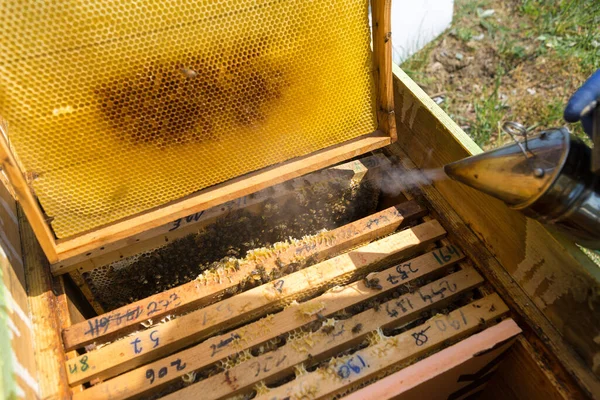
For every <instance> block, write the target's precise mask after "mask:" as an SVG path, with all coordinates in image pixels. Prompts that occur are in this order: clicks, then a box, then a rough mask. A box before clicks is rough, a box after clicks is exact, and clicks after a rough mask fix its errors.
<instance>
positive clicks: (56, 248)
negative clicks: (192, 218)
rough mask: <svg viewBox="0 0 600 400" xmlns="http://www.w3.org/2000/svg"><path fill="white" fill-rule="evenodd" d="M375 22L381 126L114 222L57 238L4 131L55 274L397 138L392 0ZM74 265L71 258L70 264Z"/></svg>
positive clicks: (7, 155)
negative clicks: (67, 265)
mask: <svg viewBox="0 0 600 400" xmlns="http://www.w3.org/2000/svg"><path fill="white" fill-rule="evenodd" d="M371 10H372V25H373V74H374V80H375V87H376V97H377V104H376V107H377V110H376V111H377V122H378V129H377V130H376V131H375V132H372V133H370V134H366V135H364V136H361V137H358V138H356V139H353V140H349V141H347V142H344V143H340V144H338V145H335V146H331V147H329V148H326V149H323V150H320V151H317V152H314V153H311V154H309V155H306V156H303V157H297V158H294V159H292V160H289V161H286V162H284V163H281V164H278V165H275V166H271V167H266V168H263V169H261V170H259V171H255V172H252V173H249V174H246V175H243V176H240V177H237V178H234V179H231V180H229V181H226V182H223V183H221V184H218V185H215V186H213V187H210V188H207V189H204V190H201V191H199V192H197V193H194V194H191V195H189V196H186V197H184V198H181V199H178V200H176V201H173V202H170V203H167V204H164V205H161V206H159V207H156V208H153V209H150V210H147V211H144V212H142V213H139V214H136V215H132V216H130V217H127V218H124V219H121V220H119V221H116V222H114V223H111V224H108V225H104V226H101V227H98V228H96V229H93V230H90V231H87V232H84V233H81V234H78V235H74V236H71V237H68V238H64V239H56V238H55V235H54V233H53V231H52V229H51V227H50V225H49V223H48V222H47V221H46V217H45V215H44V213H43V211H42V209H41V207H40V205H39V203H38V201H37V199H36V197H35V195H34V194H33V192H32V190H31V189H30V187H29V185H28V184H27V181H26V179H25V176H24V174H23V171H21V170H20V168H19V164H18V163H17V162H16V159H15V157H14V156H13V154H12V152H11V149H10V144H9V143H8V140H7V137H6V133H5V132H4V135H0V136H2V137H0V157H1V159H2V161H1V162H2V168H3V169H4V171H5V172H6V175H7V177H8V179H9V181H10V183H11V185H12V186H13V189H14V192H15V193H16V196H17V199H18V200H19V202H20V203H21V206H22V207H23V211H24V213H25V215H26V216H27V219H28V220H29V222H30V224H31V226H32V229H33V231H34V233H35V235H36V236H37V238H38V241H39V242H40V245H41V247H42V249H43V250H44V253H45V254H46V257H47V258H48V260H49V261H50V263H51V264H52V271H53V273H55V274H62V273H65V272H68V271H69V268H64V267H65V266H64V265H62V264H61V262H62V261H65V260H69V259H71V258H73V257H76V256H80V258H84V259H86V258H93V257H97V256H99V255H102V254H103V252H104V251H105V247H106V246H107V245H109V244H110V245H113V244H117V245H116V246H114V245H113V246H111V248H112V249H113V250H114V248H115V247H125V246H128V245H131V244H134V243H136V241H139V240H140V238H139V237H138V235H140V234H142V233H144V232H146V231H148V230H150V229H153V228H156V227H159V226H161V225H164V224H168V223H170V222H172V221H175V220H177V219H179V218H184V217H186V216H188V215H191V214H194V213H197V212H200V211H202V210H206V209H207V208H209V207H212V206H215V205H218V204H222V203H225V202H227V201H230V200H233V199H236V198H240V197H242V196H245V195H248V194H250V193H254V192H256V191H258V190H261V189H264V188H266V187H269V186H272V185H275V184H277V183H281V182H283V181H286V180H289V179H292V178H295V177H298V176H301V175H304V174H307V173H309V172H313V171H316V170H318V169H321V168H325V167H328V166H330V165H332V164H335V163H338V162H341V161H344V160H348V159H350V158H353V157H356V156H358V155H360V154H363V153H366V152H369V151H372V150H375V149H378V148H381V147H384V146H387V145H389V144H391V143H393V142H394V141H395V140H396V138H397V136H396V125H395V116H394V99H393V85H392V57H391V54H392V45H391V40H390V38H391V16H390V15H391V14H390V13H391V0H371ZM71 264H72V263H71Z"/></svg>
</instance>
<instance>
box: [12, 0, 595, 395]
mask: <svg viewBox="0 0 600 400" xmlns="http://www.w3.org/2000/svg"><path fill="white" fill-rule="evenodd" d="M385 3H386V2H374V3H373V4H374V5H375V6H376V5H378V4H385ZM387 6H388V7H389V4H387ZM385 10H386V8H385V7H382V8H380V9H377V7H375V8H374V21H378V20H379V18H382V19H385V18H386V17H389V16H386V15H383V14H384V13H383V11H385ZM388 10H389V8H388ZM378 13H380V14H378ZM375 25H376V27H375V33H374V35H381V38H380V39H383V40H380V41H377V42H376V44H375V54H382V53H385V52H388V51H389V48H386V47H385V44H386V41H385V38H386V37H388V35H387V31H386V30H385V27H384V25H383V24H382V25H381V26H379V25H378V24H377V23H376V24H375ZM380 27H381V30H378V28H380ZM378 44H379V45H380V46H383V47H381V48H377V46H378ZM385 57H389V54H387V55H386V56H385ZM388 78H389V82H393V85H392V84H385V82H387V80H386V79H382V80H381V82H382V86H381V87H380V88H379V93H388V94H387V95H385V96H383V97H384V98H387V99H388V101H387V102H386V101H381V103H380V104H383V105H384V106H383V107H382V108H381V109H380V110H379V121H380V127H381V129H382V130H383V131H385V132H386V134H385V135H383V136H381V135H379V134H378V135H375V136H368V137H365V138H362V139H360V140H365V141H366V142H360V143H358V142H348V143H344V144H342V145H341V146H339V147H336V148H331V149H328V150H326V151H325V152H323V153H316V154H312V155H310V156H308V158H303V159H300V160H297V159H294V160H291V161H288V162H286V163H285V164H283V165H278V166H275V167H273V168H272V169H267V170H261V171H259V172H258V173H257V174H255V175H252V179H258V180H259V183H254V184H253V183H252V181H251V180H250V179H249V178H248V177H241V178H239V180H238V181H236V182H233V184H232V183H231V182H230V184H228V185H224V186H222V187H216V189H214V190H215V191H214V192H211V191H210V190H209V191H208V192H204V194H202V195H201V196H207V197H204V198H203V197H201V196H200V197H197V198H195V199H194V200H193V202H192V203H193V204H192V205H189V207H188V205H186V204H184V203H181V204H179V205H178V206H176V207H175V206H174V207H173V208H171V209H169V210H168V211H167V212H165V213H164V214H161V215H160V216H158V214H157V215H154V217H152V215H153V214H147V215H145V216H144V217H143V218H141V221H142V222H143V223H140V224H136V225H135V229H133V231H131V232H125V230H117V231H113V233H114V234H115V237H110V238H108V240H107V241H103V240H104V239H99V240H98V241H95V240H94V238H93V234H90V236H89V237H87V239H86V240H81V239H78V240H79V242H78V243H79V244H77V246H76V247H77V250H74V251H73V253H68V251H66V250H65V253H64V255H66V254H69V256H68V257H66V258H65V259H64V260H61V261H62V262H57V261H59V260H58V259H54V260H51V261H49V260H48V257H46V255H45V253H44V251H46V253H47V251H48V249H46V248H45V249H43V250H42V247H43V245H44V243H40V242H43V240H44V239H43V237H45V236H44V235H43V234H42V236H41V237H40V241H39V242H38V240H37V239H36V235H35V234H34V231H36V230H38V231H39V229H42V228H43V226H42V225H39V226H38V227H37V228H36V227H35V226H33V229H32V225H35V222H34V221H35V219H34V220H33V221H31V224H30V222H28V220H27V218H26V217H31V211H32V210H29V211H27V207H34V206H35V203H34V201H33V200H34V199H33V198H28V195H27V193H30V192H29V191H28V190H27V188H26V187H18V186H17V185H18V184H19V182H20V180H19V178H18V177H17V179H11V181H12V184H13V185H10V184H8V183H7V185H6V186H0V197H1V199H2V204H3V207H0V221H1V222H2V236H1V237H0V239H1V240H0V247H1V248H2V254H0V256H1V258H2V262H1V263H0V266H1V269H0V272H1V275H0V279H1V282H2V287H0V304H2V306H3V307H2V308H0V316H1V317H2V318H0V346H2V347H1V349H2V354H3V360H4V361H5V362H4V364H2V366H1V370H2V372H3V373H2V377H1V379H2V381H1V382H2V385H0V394H2V395H5V396H6V397H15V398H27V399H29V398H32V399H33V398H43V399H63V398H76V399H91V398H94V399H97V398H98V399H99V398H102V399H113V398H114V399H117V398H130V397H134V398H135V397H138V398H151V397H164V398H169V399H175V398H211V399H213V398H214V399H218V398H229V397H234V396H235V397H236V398H251V397H252V396H255V397H257V398H269V399H273V398H277V399H288V398H331V397H342V396H344V397H348V398H356V399H358V398H361V399H363V398H377V399H379V398H401V399H412V398H415V399H416V398H428V399H429V398H440V399H442V398H444V399H462V398H470V396H474V395H475V394H477V393H479V394H480V395H481V396H482V397H481V398H492V399H532V398H534V399H548V398H550V399H560V398H594V397H600V380H599V375H600V370H599V369H598V354H600V345H599V343H598V339H597V338H598V337H599V335H600V332H599V330H600V316H599V313H598V312H597V310H598V309H600V301H599V300H598V296H597V295H596V294H597V293H598V292H600V286H599V284H598V282H599V281H600V279H599V277H598V275H597V273H596V274H595V270H594V266H592V264H591V262H590V261H589V260H587V258H585V256H583V255H582V254H580V252H579V250H578V249H577V248H576V246H575V245H574V244H573V243H570V242H568V241H565V240H563V239H562V238H557V237H555V236H553V235H552V234H551V233H549V232H548V231H546V230H545V229H544V227H542V226H541V225H539V224H537V223H535V222H533V221H531V220H527V219H525V218H524V217H523V216H522V215H520V214H518V213H515V212H513V211H511V210H509V209H508V208H507V207H505V206H504V205H503V204H502V203H500V202H498V201H495V200H493V199H491V198H489V197H487V196H486V195H484V194H481V193H478V192H475V191H473V190H470V189H468V188H466V187H464V186H461V185H460V184H458V183H454V182H452V181H449V180H440V181H436V182H435V183H434V184H433V185H432V184H431V182H430V181H429V179H428V176H430V171H431V170H436V169H439V168H441V167H442V166H443V165H445V164H446V163H448V162H451V161H454V160H457V159H461V158H463V157H465V156H468V155H470V154H474V153H477V152H479V151H480V149H479V148H477V146H476V145H475V144H474V143H473V142H472V141H471V140H470V139H469V138H468V137H467V136H466V135H465V133H464V132H462V131H461V130H460V129H459V128H458V127H457V126H456V124H455V123H454V122H453V121H452V120H451V119H450V118H449V117H448V116H447V115H446V114H445V113H444V112H443V111H442V110H441V109H440V108H439V107H438V106H437V105H435V104H434V103H433V102H432V101H431V99H429V98H428V97H427V96H426V94H425V93H424V92H423V91H422V90H421V89H420V88H419V87H418V86H417V85H416V84H415V83H414V82H412V81H411V80H410V78H408V77H407V76H406V74H404V72H402V71H401V70H400V69H399V68H395V69H394V70H393V74H392V71H391V69H390V76H389V77H388ZM392 97H393V101H392ZM392 104H393V107H394V108H393V110H392V109H385V107H386V105H387V106H389V107H392ZM382 121H384V122H382ZM396 130H397V141H395V142H394V143H391V142H392V139H395V137H392V135H391V134H390V132H395V131H396ZM382 146H385V147H383V148H381V147H382ZM378 148H381V149H379V150H377V151H375V152H373V150H376V149H378ZM364 153H368V154H364ZM8 154H9V155H10V153H8ZM311 157H312V158H311ZM348 159H351V161H346V160H348ZM9 161H10V160H9ZM6 162H7V161H6V160H5V163H6ZM304 164H307V165H308V166H306V167H303V165H304ZM5 165H6V164H5ZM14 165H16V163H15V164H14ZM9 167H10V163H9ZM317 169H319V171H316V172H313V171H315V170H317ZM6 172H7V174H8V175H9V177H10V174H11V173H12V174H13V175H15V174H16V175H18V174H19V171H18V170H17V171H12V172H11V171H6ZM309 172H311V173H309ZM308 173H309V174H308ZM13 178H14V176H13ZM240 182H241V183H240ZM249 188H251V189H249ZM219 191H221V192H219ZM15 192H16V194H17V196H16V197H17V198H18V199H19V201H16V200H15ZM215 193H216V194H215ZM199 198H200V200H198V199H199ZM190 204H191V203H190ZM340 204H343V207H340ZM317 208H318V209H317ZM163 211H164V210H163ZM161 212H162V211H161ZM144 218H146V219H148V218H152V219H151V220H150V221H149V222H148V221H145V220H144ZM240 220H242V221H243V223H240V222H239V221H240ZM265 221H277V229H275V228H273V226H272V224H271V225H270V224H268V223H266V222H265ZM38 222H39V221H38ZM146 222H148V224H146ZM244 226H247V227H251V228H248V229H249V230H251V232H246V231H244V230H243V229H244V228H243V227H244ZM46 227H47V226H46ZM323 228H327V229H326V230H325V231H323V230H322V229H323ZM42 230H43V229H42ZM252 230H255V231H252ZM209 231H210V232H212V236H210V235H208V236H207V235H204V233H205V232H209ZM119 232H120V233H119ZM289 232H292V233H289ZM35 233H38V236H39V232H35ZM106 233H107V232H101V235H105V234H106ZM291 234H294V235H295V237H292V238H290V237H288V236H289V235H291ZM234 235H237V236H236V239H234V238H233V236H234ZM46 237H47V236H46ZM102 237H103V238H106V236H102ZM215 238H223V240H222V241H221V242H222V243H221V244H219V245H217V244H215V243H217V242H218V241H216V240H215ZM249 238H252V240H256V241H255V242H252V243H249V244H247V245H244V246H245V247H244V249H242V250H243V251H242V250H240V249H239V247H240V245H239V243H243V242H244V241H249V240H250V239H249ZM186 241H187V242H186ZM275 242H279V243H275ZM174 243H176V244H177V246H180V247H178V249H180V250H181V249H183V250H186V249H187V248H188V247H190V246H192V247H193V246H196V247H197V248H200V249H201V250H198V249H196V250H195V252H192V253H182V254H184V255H185V257H187V258H185V259H181V258H180V259H179V261H178V259H177V258H175V259H170V261H169V260H167V256H168V255H169V254H170V253H168V251H170V250H169V249H173V248H174V247H173V246H175V245H174ZM40 244H41V245H42V246H40ZM46 244H48V243H46ZM199 244H200V245H201V246H200V245H199ZM234 244H235V246H234ZM54 245H58V246H60V243H59V242H56V243H54ZM211 246H212V247H211ZM219 246H220V247H219ZM50 247H52V246H50ZM208 247H211V249H213V250H210V251H212V252H213V253H214V254H220V255H221V256H220V257H217V256H216V255H215V257H216V258H214V259H209V257H205V258H202V257H201V255H202V254H205V253H208V252H209V250H208ZM228 247H235V248H234V249H229V248H228ZM257 248H259V249H257ZM72 249H75V247H73V248H72ZM81 249H85V251H80V250H81ZM214 249H216V250H214ZM183 250H181V251H183ZM229 250H233V251H234V252H233V253H227V251H229ZM219 252H221V253H219ZM236 252H241V253H244V254H237V253H236ZM200 253H201V254H200ZM213 253H211V254H213ZM199 254H200V255H199ZM195 257H200V258H198V259H196V258H195ZM223 257H224V258H223ZM188 258H189V259H193V260H195V261H193V262H194V263H196V264H195V265H197V264H198V263H204V264H203V265H205V266H206V268H204V269H203V270H200V271H197V275H198V276H186V277H184V276H183V275H184V274H191V273H192V272H189V271H192V270H193V269H189V270H188V269H185V268H188V266H187V265H188V264H187V263H188V261H189V260H188ZM140 260H141V261H140ZM173 260H174V261H173ZM197 260H201V261H197ZM212 262H214V263H212ZM169 263H175V264H169ZM163 264H165V265H166V267H165V266H162V265H163ZM172 265H176V266H177V267H178V268H179V269H178V270H177V268H172ZM184 266H185V268H184ZM144 268H146V269H144ZM161 268H162V269H161ZM189 268H192V267H189ZM169 269H170V270H173V271H172V272H174V273H175V272H177V273H181V276H177V277H176V278H175V277H174V276H169V277H165V276H161V275H163V274H164V272H163V271H165V270H169ZM184 270H185V272H184ZM157 275H158V276H157ZM142 277H143V279H141V278H142ZM148 279H150V280H151V282H149V283H148V282H146V283H144V281H145V280H148ZM152 279H154V280H152ZM153 285H154V286H153ZM128 286H130V287H128ZM117 291H121V292H123V293H122V294H121V297H119V298H118V299H117V298H116V297H117V296H116V293H117ZM111 293H113V294H114V298H111Z"/></svg>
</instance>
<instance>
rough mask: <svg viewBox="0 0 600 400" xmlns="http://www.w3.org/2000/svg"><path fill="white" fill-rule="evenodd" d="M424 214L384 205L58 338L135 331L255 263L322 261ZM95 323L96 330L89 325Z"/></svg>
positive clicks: (197, 300)
mask: <svg viewBox="0 0 600 400" xmlns="http://www.w3.org/2000/svg"><path fill="white" fill-rule="evenodd" d="M424 214H425V209H424V208H422V207H420V206H419V205H418V204H417V203H415V202H407V203H404V204H400V205H398V206H396V207H390V208H388V209H386V210H383V211H381V212H379V213H376V214H373V215H371V216H369V217H366V218H363V219H361V220H358V221H356V222H353V223H351V224H348V225H345V226H342V227H340V228H338V229H334V230H333V231H330V232H327V233H324V234H322V235H319V236H317V237H316V238H312V239H307V240H301V241H298V242H297V243H294V244H292V245H291V246H287V247H282V248H281V249H280V250H277V251H274V252H273V253H272V254H270V255H266V256H265V257H263V258H261V259H260V260H256V259H255V257H254V256H251V257H248V258H246V260H245V262H244V261H242V262H241V263H239V265H238V266H237V270H232V271H228V273H227V277H226V279H225V276H223V277H222V278H223V279H222V280H221V281H220V282H219V281H214V280H209V279H204V280H202V281H201V280H194V281H191V282H189V283H186V284H183V285H181V286H178V287H176V288H172V289H170V290H167V291H164V292H162V293H159V294H156V295H154V296H150V297H148V298H146V299H143V300H140V301H136V302H134V303H132V304H129V305H127V306H124V307H121V308H118V309H116V310H113V311H111V312H109V313H106V314H102V315H100V316H98V317H95V318H92V319H90V320H89V321H86V322H84V323H81V324H75V325H73V326H71V327H69V328H68V329H66V330H65V331H63V341H64V343H65V346H66V348H67V349H68V350H71V349H74V348H77V347H82V346H84V345H87V344H89V343H92V342H98V343H100V342H105V341H107V340H110V338H111V337H114V335H115V334H117V333H118V334H121V335H123V334H125V333H128V332H131V331H133V330H136V329H139V328H140V322H143V321H145V320H147V319H148V318H154V319H160V318H163V317H164V316H166V315H171V314H175V315H177V314H181V313H183V312H186V311H189V310H191V309H193V308H198V307H200V306H203V305H206V304H209V303H211V302H214V301H215V300H218V299H219V296H221V295H222V294H223V293H224V292H225V291H227V290H232V289H236V288H237V287H238V286H239V285H240V283H241V282H243V281H244V280H246V279H247V278H248V275H249V274H250V273H251V272H252V271H253V270H254V269H256V268H257V267H258V266H259V265H260V266H262V267H263V268H264V269H265V272H266V273H271V271H272V270H274V269H277V268H279V267H278V265H277V264H278V263H279V264H280V263H283V264H289V263H291V262H294V260H296V259H297V258H298V257H303V258H305V257H314V258H315V261H323V260H325V259H327V258H329V257H331V256H333V255H336V254H339V253H341V252H343V251H345V250H348V249H350V248H352V247H354V246H357V245H359V244H362V243H366V242H368V241H371V240H374V239H376V238H378V237H381V236H385V235H387V234H390V233H392V232H394V231H395V230H396V229H398V227H400V226H403V225H404V224H405V223H407V222H409V221H412V220H414V219H416V218H419V217H421V216H423V215H424ZM158 305H161V306H160V307H159V306H158ZM95 327H101V329H94V328H95Z"/></svg>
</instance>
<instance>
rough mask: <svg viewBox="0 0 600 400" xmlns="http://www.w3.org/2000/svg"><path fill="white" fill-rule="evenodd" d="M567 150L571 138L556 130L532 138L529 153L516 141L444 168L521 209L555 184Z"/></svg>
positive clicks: (457, 177)
mask: <svg viewBox="0 0 600 400" xmlns="http://www.w3.org/2000/svg"><path fill="white" fill-rule="evenodd" d="M567 152H568V138H567V137H565V134H564V133H563V132H561V131H558V130H557V131H551V132H545V133H543V134H541V135H539V136H537V137H533V138H531V139H529V140H528V143H527V151H526V152H525V153H526V154H527V156H526V155H525V153H524V151H523V149H522V148H521V147H520V146H519V145H518V144H516V143H515V144H511V145H508V146H505V147H501V148H498V149H495V150H490V151H487V152H484V153H481V154H478V155H475V156H472V157H468V158H465V159H463V160H460V161H456V162H454V163H451V164H448V165H446V166H445V167H444V171H445V172H446V174H447V175H448V176H449V177H450V178H452V179H455V180H457V181H459V182H462V183H464V184H465V185H468V186H471V187H473V188H475V189H478V190H480V191H482V192H484V193H487V194H489V195H490V196H493V197H496V198H498V199H500V200H502V201H504V202H505V203H507V204H508V205H509V206H512V207H513V208H517V209H521V208H524V207H527V206H528V205H530V204H532V203H533V202H535V201H536V199H538V198H539V197H540V196H542V195H543V194H544V192H545V191H546V190H547V189H548V188H549V187H550V186H551V185H552V183H553V182H554V180H555V179H556V175H557V174H558V173H559V172H560V170H561V168H562V165H563V163H564V160H565V158H566V154H567Z"/></svg>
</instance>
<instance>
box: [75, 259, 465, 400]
mask: <svg viewBox="0 0 600 400" xmlns="http://www.w3.org/2000/svg"><path fill="white" fill-rule="evenodd" d="M449 250H450V249H447V248H444V249H442V254H443V255H445V257H442V258H440V257H439V256H438V258H440V259H441V261H442V263H443V264H442V265H440V263H439V262H438V260H437V259H436V258H435V256H434V255H433V254H434V252H430V253H426V254H424V255H422V256H419V257H417V258H415V259H413V260H411V261H410V262H411V266H412V268H413V270H414V271H415V272H414V273H413V272H412V271H410V269H405V268H403V267H402V265H405V264H406V263H402V264H401V268H402V269H404V270H405V272H406V274H407V275H406V279H402V280H400V279H398V280H395V279H392V280H390V281H387V279H386V278H384V277H386V276H387V275H389V274H394V273H398V271H397V269H396V267H397V266H396V267H392V268H390V269H388V270H386V271H382V272H380V273H377V275H375V276H379V277H380V283H381V285H382V290H381V291H378V290H372V289H368V288H366V286H365V284H364V282H363V281H359V282H354V283H352V284H349V285H347V286H345V287H344V288H340V289H336V290H331V291H329V292H326V293H324V294H322V295H321V296H318V297H316V298H314V299H312V300H309V301H307V302H305V303H300V304H294V305H291V306H289V307H287V308H286V309H284V310H283V311H281V312H279V313H277V314H275V315H270V316H267V317H265V318H263V319H261V320H259V321H256V322H253V323H251V324H247V325H245V326H243V327H241V328H238V329H236V330H233V331H230V332H228V333H227V334H225V335H220V336H217V337H213V338H211V339H209V340H207V341H205V342H203V343H201V344H199V345H197V346H194V347H192V348H190V349H187V350H184V351H181V352H179V353H176V354H173V355H171V356H169V357H167V358H164V359H162V360H159V361H156V362H154V363H151V364H148V365H145V366H143V367H141V368H138V369H135V370H133V371H130V372H127V373H125V374H123V375H120V376H118V377H116V378H113V379H111V380H109V381H106V382H104V383H101V384H99V385H97V386H94V387H92V388H90V389H88V390H86V391H85V392H84V393H82V395H81V396H79V398H82V399H108V398H110V399H122V398H126V397H128V396H133V395H139V394H146V393H148V392H149V391H155V390H157V389H159V388H160V387H161V386H163V385H165V384H167V383H169V382H171V381H172V380H174V379H179V378H180V377H181V376H182V375H184V374H187V373H189V372H192V371H195V370H198V369H200V368H204V367H207V366H210V365H212V364H214V363H216V362H218V361H220V360H223V359H225V358H227V357H229V356H231V355H233V354H235V353H237V352H239V351H242V350H243V349H248V348H252V347H255V346H258V345H261V344H263V343H265V342H267V341H269V340H272V339H274V338H276V337H278V336H279V335H283V334H286V333H288V332H290V331H293V330H295V329H299V328H302V327H304V326H306V325H307V324H310V323H311V322H313V321H315V320H317V319H318V316H317V312H319V313H320V314H321V315H322V316H325V317H326V316H329V315H331V314H333V313H335V312H338V311H340V310H343V309H344V308H346V307H349V306H351V305H354V304H358V303H360V302H362V301H365V300H368V299H370V298H373V297H376V296H379V295H381V294H382V293H385V292H386V291H389V290H393V289H395V288H397V287H398V286H402V285H403V284H406V283H407V282H411V281H413V280H414V279H416V278H418V277H423V276H431V275H435V274H436V273H437V272H439V271H440V270H443V269H444V268H445V267H448V266H450V265H452V264H454V263H455V262H457V261H459V260H460V259H461V257H462V256H461V255H460V254H459V253H458V252H457V251H453V252H451V251H449ZM437 251H439V250H436V252H437ZM448 255H450V256H451V257H450V258H448ZM402 277H403V278H404V275H403V276H402ZM388 282H389V283H388ZM311 314H312V315H311ZM232 337H234V338H235V337H237V338H238V339H237V340H235V341H231V339H230V338H232ZM171 364H175V365H180V366H181V365H183V368H180V369H179V370H178V369H177V368H170V369H169V371H168V374H167V375H166V376H164V377H162V378H161V379H160V380H149V378H148V376H147V371H148V370H152V371H160V370H161V369H162V368H164V367H165V366H169V365H171Z"/></svg>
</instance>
